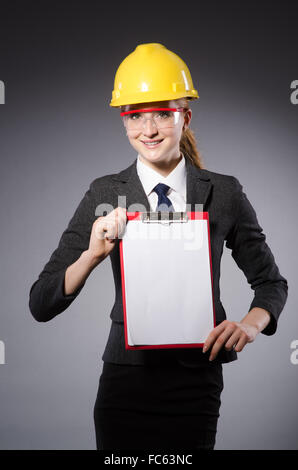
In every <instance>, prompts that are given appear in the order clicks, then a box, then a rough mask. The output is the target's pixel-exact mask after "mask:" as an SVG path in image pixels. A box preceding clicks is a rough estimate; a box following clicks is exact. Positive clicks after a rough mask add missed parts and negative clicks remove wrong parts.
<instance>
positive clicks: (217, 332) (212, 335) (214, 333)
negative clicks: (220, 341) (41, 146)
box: [203, 320, 227, 352]
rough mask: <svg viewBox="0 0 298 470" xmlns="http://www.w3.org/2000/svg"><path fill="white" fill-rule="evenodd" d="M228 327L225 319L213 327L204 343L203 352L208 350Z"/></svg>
mask: <svg viewBox="0 0 298 470" xmlns="http://www.w3.org/2000/svg"><path fill="white" fill-rule="evenodd" d="M226 327H227V323H226V321H225V320H224V321H223V322H221V323H220V324H219V325H217V326H216V327H215V328H213V330H212V331H211V333H209V335H208V337H207V339H206V341H205V343H204V347H203V352H206V351H207V350H208V349H209V348H210V347H211V346H212V345H213V344H214V342H215V341H216V339H217V338H218V336H219V335H220V334H221V333H222V332H223V331H224V330H225V328H226Z"/></svg>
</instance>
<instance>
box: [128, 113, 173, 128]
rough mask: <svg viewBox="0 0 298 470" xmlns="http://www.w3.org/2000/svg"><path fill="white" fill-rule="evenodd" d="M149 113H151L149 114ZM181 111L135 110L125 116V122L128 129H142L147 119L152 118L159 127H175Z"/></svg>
mask: <svg viewBox="0 0 298 470" xmlns="http://www.w3.org/2000/svg"><path fill="white" fill-rule="evenodd" d="M148 114H150V115H151V117H150V116H148ZM179 115H180V113H179V111H154V112H152V113H146V112H144V111H142V112H135V113H131V114H126V115H125V116H123V122H124V125H125V127H126V129H127V130H129V131H130V130H131V131H135V130H141V129H143V127H144V126H145V124H146V121H147V119H152V120H153V122H154V124H155V126H156V127H157V128H158V129H165V128H171V127H175V126H176V124H177V123H178V122H179Z"/></svg>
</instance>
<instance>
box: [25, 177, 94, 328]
mask: <svg viewBox="0 0 298 470" xmlns="http://www.w3.org/2000/svg"><path fill="white" fill-rule="evenodd" d="M94 182H95V180H94V181H92V182H91V184H90V186H89V189H88V190H87V191H86V193H85V195H84V197H83V198H82V200H81V201H80V203H79V205H78V207H77V209H76V210H75V212H74V215H73V216H72V218H71V220H70V222H69V224H68V226H67V228H66V229H65V231H64V232H63V233H62V235H61V238H60V241H59V244H58V247H57V248H56V249H55V251H54V252H53V253H52V255H51V257H50V259H49V261H48V262H47V263H46V264H45V266H44V268H43V270H42V271H41V273H40V274H39V276H38V279H37V280H36V281H35V282H34V283H33V284H32V286H31V289H30V293H29V309H30V312H31V313H32V315H33V317H34V318H35V320H37V321H39V322H47V321H49V320H51V319H52V318H54V317H55V316H56V315H58V314H59V313H61V312H63V311H64V310H65V309H66V308H67V307H68V306H69V305H70V304H71V303H72V302H73V301H74V299H75V298H76V297H77V296H78V295H79V293H80V292H81V290H82V288H83V287H84V285H85V282H84V283H83V284H82V285H81V286H80V287H79V288H78V289H77V290H76V291H75V292H74V293H72V294H70V295H65V292H64V277H65V271H66V269H67V267H68V266H70V265H71V264H73V263H74V262H75V261H76V260H77V259H78V258H79V257H80V255H81V253H82V252H83V251H85V250H87V249H88V247H89V240H90V234H91V230H92V224H93V222H94V221H95V220H96V218H97V217H96V216H95V209H96V205H95V204H96V203H95V200H96V199H95V184H94Z"/></svg>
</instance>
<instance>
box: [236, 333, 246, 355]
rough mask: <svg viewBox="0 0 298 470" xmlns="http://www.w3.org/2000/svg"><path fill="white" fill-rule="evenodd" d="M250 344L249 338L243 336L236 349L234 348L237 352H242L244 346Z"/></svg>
mask: <svg viewBox="0 0 298 470" xmlns="http://www.w3.org/2000/svg"><path fill="white" fill-rule="evenodd" d="M247 343H248V340H247V336H246V335H245V334H242V336H241V338H240V339H239V341H238V343H237V345H236V347H235V348H234V349H235V351H237V352H240V351H242V349H243V348H244V346H245V345H246V344H247Z"/></svg>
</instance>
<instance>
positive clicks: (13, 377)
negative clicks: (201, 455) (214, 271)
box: [0, 1, 298, 449]
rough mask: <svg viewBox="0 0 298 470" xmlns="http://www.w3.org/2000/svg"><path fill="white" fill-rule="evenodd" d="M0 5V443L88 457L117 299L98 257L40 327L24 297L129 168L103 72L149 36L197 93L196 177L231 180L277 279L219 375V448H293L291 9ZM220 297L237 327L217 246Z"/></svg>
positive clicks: (296, 421)
mask: <svg viewBox="0 0 298 470" xmlns="http://www.w3.org/2000/svg"><path fill="white" fill-rule="evenodd" d="M40 4H41V6H42V11H41V6H38V5H40ZM3 5H5V3H2V11H1V13H0V17H1V20H0V21H1V24H0V79H1V80H3V81H4V82H5V86H6V103H5V105H2V106H0V129H1V130H0V132H1V135H0V155H1V324H0V340H2V341H4V342H5V347H6V349H5V352H6V364H4V365H0V448H1V449H95V432H94V424H93V415H92V413H93V406H94V401H95V397H96V392H97V386H98V379H99V375H100V373H101V369H102V360H101V356H102V353H103V350H104V346H105V344H106V341H107V335H108V332H109V329H110V322H111V320H110V318H109V313H110V310H111V307H112V305H113V301H114V284H113V277H112V270H111V265H110V261H109V259H106V260H105V261H104V262H103V263H102V264H101V265H99V266H98V267H97V268H96V269H95V270H94V271H93V272H92V273H91V275H90V277H89V279H88V280H87V282H86V285H85V287H84V289H83V290H82V292H81V293H80V294H79V296H78V298H77V299H76V300H75V301H74V302H73V303H72V305H71V306H70V307H69V308H68V309H67V310H66V311H65V312H63V313H62V314H60V315H58V316H57V317H56V318H55V319H53V320H52V321H50V322H48V323H44V324H43V323H38V322H36V321H35V320H34V319H33V317H32V316H31V313H30V311H29V307H28V300H29V289H30V287H31V285H32V283H33V282H34V281H35V280H36V278H37V276H38V274H39V273H40V271H41V270H42V268H43V266H44V264H45V263H46V262H47V261H48V259H49V257H50V255H51V253H52V252H53V251H54V249H55V248H56V247H57V244H58V241H59V239H60V236H61V234H62V232H63V230H64V229H65V228H66V226H67V224H68V222H69V220H70V218H71V217H72V215H73V213H74V211H75V209H76V207H77V205H78V204H79V202H80V200H81V198H82V197H83V195H84V193H85V191H86V190H87V189H88V187H89V184H90V182H91V181H92V180H93V179H94V178H95V177H98V176H103V175H105V174H109V173H113V172H118V171H120V170H121V169H124V168H126V167H127V166H128V165H130V164H131V163H132V162H133V160H134V159H135V158H136V152H135V150H134V149H133V148H132V147H131V146H130V144H129V141H128V140H127V137H126V136H125V132H124V130H123V128H122V124H121V121H120V117H119V112H118V111H117V110H115V109H112V108H111V107H109V101H110V99H111V93H112V89H113V81H114V75H115V72H116V69H117V67H118V66H119V64H120V62H121V61H122V60H123V59H124V57H126V56H127V55H128V54H129V53H130V52H132V51H133V50H134V49H135V47H136V46H137V44H141V43H145V42H160V43H162V44H164V45H165V46H166V47H168V48H169V49H170V50H173V51H174V52H176V53H177V54H178V55H180V56H181V57H182V58H183V59H184V60H185V62H186V63H187V65H188V67H189V68H190V72H191V74H192V77H193V81H194V86H195V88H197V89H198V91H199V95H200V99H199V100H197V101H195V102H193V104H192V110H193V118H192V122H191V128H192V129H193V130H194V131H195V133H196V136H197V139H198V145H199V148H200V150H201V153H202V156H203V160H204V163H205V165H206V167H207V168H208V169H209V170H211V171H216V172H220V173H224V174H230V175H234V176H236V177H237V178H238V179H239V180H240V182H241V183H242V184H243V187H244V190H245V192H246V193H247V195H248V198H249V199H250V201H251V203H252V204H253V206H254V208H255V210H256V212H257V215H258V220H259V222H260V225H261V226H262V228H263V230H264V233H265V234H266V236H267V242H268V244H269V246H270V248H271V249H272V251H273V254H274V256H275V259H276V262H277V264H278V266H279V268H280V271H281V274H282V275H284V276H285V277H286V278H287V280H288V283H289V297H288V301H287V304H286V306H285V308H284V310H283V312H282V314H281V316H280V319H279V323H278V330H277V332H276V334H275V335H274V336H270V337H267V336H265V335H263V334H259V335H258V337H257V338H256V340H255V342H254V343H251V344H248V345H247V346H246V347H245V348H244V350H243V351H242V352H240V353H239V354H238V360H237V361H235V362H233V363H230V364H225V365H224V366H223V367H224V384H225V386H224V391H223V393H222V406H221V410H220V418H219V422H218V434H217V442H216V447H215V448H216V449H297V448H298V439H297V430H298V411H297V410H298V407H297V386H298V365H293V364H292V363H291V361H290V356H291V353H292V350H291V348H290V344H291V342H292V341H293V340H297V339H298V314H297V300H298V299H297V297H298V290H297V289H296V279H297V273H296V269H297V248H296V247H297V188H298V185H297V143H298V142H297V122H298V105H296V106H295V105H293V104H292V103H291V102H290V83H291V82H292V81H293V80H295V79H298V63H297V48H296V45H297V43H298V33H297V24H298V20H297V10H296V11H295V10H294V2H292V3H291V4H290V3H286V2H280V3H278V2H273V4H272V2H259V6H257V4H255V3H251V2H249V3H248V2H241V9H240V7H237V6H233V5H232V4H229V3H226V2H225V6H220V5H221V4H220V2H218V3H212V4H211V5H210V6H209V9H207V8H206V6H205V7H204V8H203V4H201V3H200V2H188V3H187V4H185V5H186V6H185V9H184V8H183V7H182V4H181V6H180V8H176V9H175V7H174V6H173V5H172V6H171V4H170V3H166V2H164V3H163V4H162V5H159V4H156V3H154V2H153V3H149V4H148V3H147V2H146V3H145V4H144V3H142V2H140V3H138V4H133V3H131V2H124V4H122V5H121V4H119V5H118V4H114V3H113V5H112V6H111V7H108V6H106V5H101V6H99V2H65V1H64V2H60V4H59V3H57V4H55V2H36V3H32V2H23V4H22V3H21V2H19V3H16V2H13V1H12V2H9V5H10V6H9V7H8V6H7V7H6V9H4V7H3ZM144 5H145V8H144V9H143V11H142V12H141V10H140V8H141V6H144ZM221 292H222V302H223V305H224V307H225V309H226V312H227V317H228V319H230V320H236V321H240V320H241V318H242V317H243V316H244V315H245V314H246V313H247V309H248V306H249V305H250V302H251V300H252V296H253V291H252V290H251V289H250V286H249V284H248V283H247V281H246V278H245V276H244V274H243V273H242V271H240V270H239V268H238V267H237V265H236V264H235V262H234V260H233V259H232V257H231V254H230V250H228V249H226V248H225V250H224V254H223V258H222V275H221ZM123 432H124V428H123Z"/></svg>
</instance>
